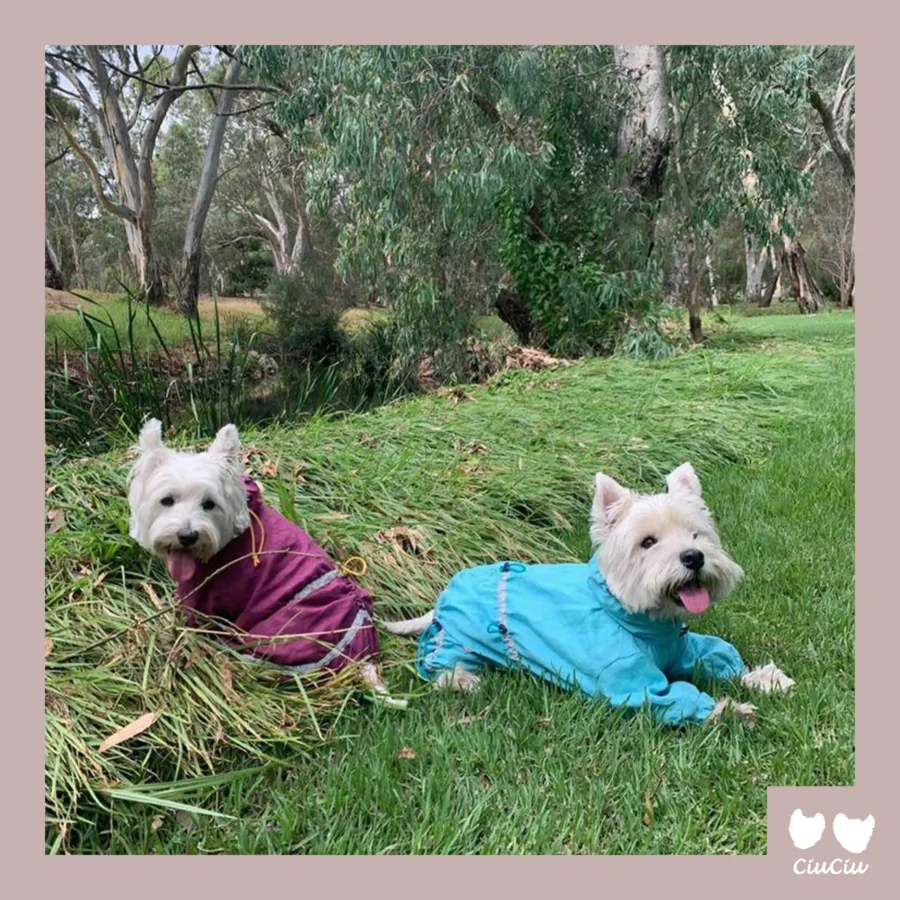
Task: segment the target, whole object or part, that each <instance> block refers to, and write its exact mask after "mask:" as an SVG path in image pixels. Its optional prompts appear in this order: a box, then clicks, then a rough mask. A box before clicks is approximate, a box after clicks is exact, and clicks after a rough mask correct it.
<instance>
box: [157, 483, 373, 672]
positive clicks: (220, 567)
mask: <svg viewBox="0 0 900 900" xmlns="http://www.w3.org/2000/svg"><path fill="white" fill-rule="evenodd" d="M244 483H245V485H246V487H247V503H248V506H249V508H250V513H251V515H250V527H249V528H248V529H247V530H246V531H245V532H244V533H243V534H241V535H239V536H238V537H236V538H235V539H234V540H232V541H231V542H230V543H228V544H227V545H226V546H225V547H223V548H222V549H221V550H220V551H219V552H218V553H217V554H216V555H215V556H214V557H212V559H210V560H209V561H208V562H206V563H200V562H197V561H194V560H193V559H185V558H182V559H180V560H178V559H174V560H173V559H172V558H170V562H169V571H170V573H171V574H172V576H173V577H174V578H175V580H176V582H177V584H178V589H177V594H178V597H179V598H180V599H181V600H182V602H183V603H184V606H185V608H186V619H187V623H188V625H189V626H191V627H194V626H198V625H199V626H201V627H207V628H208V627H213V628H216V627H217V626H218V627H219V628H222V627H223V626H224V629H227V634H224V635H223V637H224V638H225V640H226V641H227V642H228V643H229V644H231V645H232V646H234V647H235V648H238V649H242V650H244V651H245V652H249V654H251V656H252V658H254V659H256V660H258V661H264V662H269V663H272V664H275V665H278V666H284V667H287V668H289V669H290V670H292V671H298V672H312V671H315V670H319V669H324V670H328V671H332V672H336V671H337V670H338V669H340V668H342V667H343V666H345V665H347V664H348V663H351V662H354V661H357V660H361V659H365V658H366V657H369V656H374V655H375V654H376V653H377V652H378V637H377V634H376V631H375V627H374V624H373V622H372V600H371V597H370V596H369V594H368V593H367V592H366V591H364V590H363V589H362V588H361V587H359V585H357V584H356V583H355V582H354V581H352V580H351V579H350V578H349V577H348V576H347V575H345V574H344V573H343V572H342V571H341V569H339V568H338V567H337V566H335V564H334V563H333V562H332V560H331V559H330V558H329V556H328V554H327V553H326V552H325V551H324V550H323V549H322V548H321V547H319V546H318V544H316V543H315V542H314V541H313V539H312V538H311V537H310V536H309V535H308V534H307V533H306V532H305V531H303V529H302V528H300V527H298V526H297V525H295V524H294V523H293V522H290V521H288V520H287V519H286V518H285V517H284V516H282V515H281V514H280V513H278V512H276V511H275V510H274V509H272V508H271V507H268V506H266V505H265V504H264V503H263V500H262V492H261V491H260V489H259V486H258V485H257V484H256V482H254V481H253V479H252V478H248V477H247V476H244ZM284 551H291V552H284ZM175 555H176V554H172V556H175ZM254 558H255V559H256V560H257V561H258V562H257V563H254ZM198 614H199V615H198ZM229 625H230V626H233V629H234V630H232V629H231V628H228V626H229ZM269 638H278V640H272V641H269V640H267V639H269Z"/></svg>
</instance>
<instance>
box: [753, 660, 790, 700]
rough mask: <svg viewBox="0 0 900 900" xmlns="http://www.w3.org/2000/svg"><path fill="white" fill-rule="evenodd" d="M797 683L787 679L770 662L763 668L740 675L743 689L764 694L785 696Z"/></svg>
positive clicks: (758, 667)
mask: <svg viewBox="0 0 900 900" xmlns="http://www.w3.org/2000/svg"><path fill="white" fill-rule="evenodd" d="M796 683H797V682H796V681H794V679H793V678H788V677H787V675H785V674H784V672H782V671H781V669H779V668H778V666H776V665H775V663H773V662H770V663H768V664H766V665H764V666H757V667H756V668H755V669H751V670H749V671H747V672H744V674H743V675H741V684H742V685H744V687H748V688H751V689H753V690H756V691H762V692H763V693H764V694H771V693H773V692H774V693H780V694H786V693H787V692H788V691H789V690H790V689H791V688H792V687H793V686H794V685H795V684H796Z"/></svg>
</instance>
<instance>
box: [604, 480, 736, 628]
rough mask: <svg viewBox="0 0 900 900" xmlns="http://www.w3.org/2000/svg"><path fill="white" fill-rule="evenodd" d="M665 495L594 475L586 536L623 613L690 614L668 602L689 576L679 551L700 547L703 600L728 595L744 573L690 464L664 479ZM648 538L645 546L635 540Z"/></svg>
mask: <svg viewBox="0 0 900 900" xmlns="http://www.w3.org/2000/svg"><path fill="white" fill-rule="evenodd" d="M666 481H667V484H668V487H669V491H668V493H666V494H654V495H650V496H642V495H639V494H635V493H633V492H632V491H629V490H627V489H626V488H623V487H622V486H621V485H619V484H618V483H617V482H616V481H615V480H614V479H612V478H610V477H609V476H608V475H604V474H602V473H598V474H597V476H596V478H595V481H594V500H593V504H592V506H591V528H590V533H591V539H592V541H593V542H594V544H595V545H597V546H598V547H599V556H598V562H599V568H600V571H601V573H602V574H603V577H604V578H605V579H606V583H607V584H608V585H609V589H610V591H612V593H613V594H614V595H615V596H616V597H617V598H618V600H619V602H620V603H621V604H622V605H623V606H624V607H625V608H626V609H627V610H628V611H629V612H635V613H637V612H646V613H650V614H651V615H654V616H666V617H669V618H672V617H683V616H685V615H689V614H688V613H686V612H685V610H684V609H683V608H681V607H680V606H679V605H678V604H677V603H676V602H675V600H674V595H675V591H676V589H677V588H679V587H681V586H682V585H684V584H685V583H687V582H688V581H689V580H690V579H691V578H692V577H693V576H692V573H691V572H689V571H688V570H687V569H685V567H684V566H683V564H682V563H681V561H680V556H681V553H682V552H683V551H685V550H690V549H694V550H699V551H700V552H702V553H703V557H704V566H703V569H702V570H701V572H700V573H699V576H698V580H699V583H700V584H701V585H702V586H703V587H705V588H707V589H708V590H709V595H710V602H712V603H715V602H717V601H719V600H722V599H724V598H725V597H727V596H728V595H729V594H730V593H731V591H732V590H733V589H734V587H735V585H736V584H737V583H738V582H739V581H740V580H741V578H743V576H744V572H743V570H742V569H741V567H740V566H739V565H738V564H737V563H736V562H734V561H733V560H732V559H731V558H730V557H729V556H728V554H727V553H725V551H724V549H723V548H722V544H721V541H720V540H719V536H718V534H717V533H716V528H715V525H714V524H713V521H712V517H711V516H710V514H709V510H708V509H707V508H706V505H705V504H704V502H703V499H702V497H701V492H700V480H699V479H698V478H697V475H696V473H695V472H694V469H693V468H692V466H691V465H690V464H689V463H685V464H684V465H681V466H679V467H678V468H677V469H675V471H673V472H672V473H671V474H670V475H669V476H668V478H667V479H666ZM646 538H654V539H655V541H656V542H655V543H654V544H653V545H652V546H651V547H649V548H645V547H644V546H642V542H643V541H644V540H645V539H646Z"/></svg>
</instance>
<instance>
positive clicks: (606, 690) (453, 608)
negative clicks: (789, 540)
mask: <svg viewBox="0 0 900 900" xmlns="http://www.w3.org/2000/svg"><path fill="white" fill-rule="evenodd" d="M667 487H668V490H667V491H666V493H662V494H656V495H652V496H641V495H638V494H635V493H634V492H632V491H629V490H627V489H626V488H623V487H622V486H621V485H619V484H618V483H617V482H616V481H615V480H613V479H612V478H610V477H609V476H608V475H603V474H598V475H597V476H596V479H595V487H594V500H593V506H592V510H591V537H592V540H593V542H594V544H595V545H596V547H597V549H596V552H595V554H594V556H593V557H592V558H591V560H590V562H588V563H558V564H542V565H531V564H526V563H522V562H515V561H506V562H498V563H493V564H491V565H483V566H476V567H475V568H471V569H466V570H464V571H462V572H459V573H458V574H457V575H455V576H454V577H453V579H452V580H451V581H450V583H449V585H448V586H447V588H446V589H445V590H444V591H443V593H442V594H441V595H440V597H439V598H438V601H437V605H436V607H435V609H434V611H433V612H431V613H428V614H427V615H425V616H422V617H420V618H418V619H413V620H409V621H406V622H396V623H392V624H389V625H388V626H387V627H388V629H389V630H390V631H392V632H394V633H395V634H405V635H413V634H418V635H419V645H418V653H417V668H418V671H419V674H420V675H421V676H422V677H423V678H425V679H427V680H429V681H433V682H434V683H435V685H436V686H438V687H450V688H453V689H455V690H467V691H471V690H474V689H476V688H477V686H478V675H477V672H478V670H479V669H482V668H484V667H485V666H495V667H506V668H524V669H526V670H528V671H530V672H532V673H533V674H535V675H537V676H539V677H541V678H543V679H545V680H547V681H550V682H553V683H555V684H558V685H560V686H561V687H563V688H568V689H577V690H580V691H582V692H583V693H584V694H586V695H588V696H589V697H592V698H603V699H605V700H606V701H607V702H608V703H610V704H611V705H612V706H613V707H619V708H624V709H627V710H637V709H640V708H642V707H646V708H649V710H650V712H651V713H652V714H653V715H654V716H655V717H656V718H658V719H659V720H660V721H662V722H664V723H665V724H667V725H686V724H696V723H703V722H708V721H710V720H714V719H716V718H718V717H719V716H721V715H722V714H723V713H724V712H725V711H726V710H730V711H732V712H733V713H734V714H736V715H737V716H738V717H740V718H741V719H743V720H744V721H745V722H747V723H748V724H752V722H753V715H754V711H755V708H754V707H753V706H752V705H751V704H749V703H735V702H734V701H732V700H730V699H729V698H727V697H721V698H718V699H714V698H713V697H712V696H711V695H709V694H707V693H704V691H703V690H701V689H700V688H699V687H697V686H696V685H695V684H694V683H693V682H692V681H691V680H688V679H693V681H697V682H699V683H701V684H702V683H706V684H711V683H714V682H718V681H725V680H728V679H732V678H740V679H741V680H742V681H743V683H744V684H745V685H747V686H749V687H753V688H757V689H760V690H763V691H767V692H768V691H772V690H782V691H785V690H788V689H789V688H790V687H791V685H793V683H794V682H793V681H792V680H791V679H790V678H788V677H787V676H786V675H785V674H784V673H783V672H781V671H780V670H779V669H778V668H776V667H775V666H774V664H772V663H770V664H768V665H766V666H761V667H758V668H756V669H754V670H752V671H749V670H748V669H747V667H746V665H745V664H744V661H743V660H742V659H741V656H740V654H739V653H738V651H737V650H736V649H735V648H734V647H733V646H732V645H731V644H729V643H727V642H726V641H723V640H721V639H720V638H717V637H713V636H711V635H704V634H697V633H695V632H694V631H693V630H692V627H691V626H692V624H693V620H695V619H696V618H697V617H698V616H700V615H702V614H703V613H704V612H705V611H706V610H707V609H709V607H710V606H711V605H712V604H714V603H717V602H718V601H720V600H722V599H724V598H725V597H727V596H728V594H730V593H731V591H732V590H733V588H734V587H735V585H736V584H737V583H738V582H739V581H740V579H741V578H742V577H743V571H742V570H741V568H740V566H738V565H737V563H735V562H734V561H733V560H732V559H731V558H730V557H729V556H728V554H727V553H726V552H725V550H724V549H723V547H722V544H721V541H720V540H719V537H718V534H717V533H716V529H715V526H714V524H713V521H712V518H711V516H710V513H709V510H708V509H707V507H706V505H705V504H704V502H703V499H702V496H701V489H700V481H699V479H698V478H697V475H696V473H695V472H694V470H693V468H692V467H691V466H690V465H689V464H687V463H686V464H685V465H683V466H679V467H678V468H677V469H676V470H675V471H674V472H672V473H671V474H670V475H669V476H668V479H667Z"/></svg>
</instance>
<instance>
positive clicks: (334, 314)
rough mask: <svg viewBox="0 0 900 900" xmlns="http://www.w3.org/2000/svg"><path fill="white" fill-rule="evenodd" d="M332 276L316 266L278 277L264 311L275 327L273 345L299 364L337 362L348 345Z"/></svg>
mask: <svg viewBox="0 0 900 900" xmlns="http://www.w3.org/2000/svg"><path fill="white" fill-rule="evenodd" d="M332 281H333V279H332V277H331V275H330V273H328V272H325V271H322V270H321V269H319V268H317V267H315V266H309V267H307V268H306V269H305V270H304V271H303V272H302V273H299V274H297V275H290V276H281V275H278V276H275V277H274V278H273V279H272V281H271V282H270V284H269V290H268V294H267V296H266V297H265V299H264V300H263V309H265V311H266V313H267V315H268V316H269V318H270V319H271V320H272V322H273V323H274V325H275V329H274V331H275V335H274V339H273V340H272V342H271V343H272V346H273V347H275V348H277V350H278V353H279V355H280V356H281V357H282V359H284V360H286V361H289V362H291V363H293V364H295V365H300V366H306V365H308V364H320V363H323V364H328V363H332V362H334V361H335V360H336V359H337V358H338V357H339V356H340V355H341V351H342V350H343V346H344V337H343V335H342V333H341V331H340V329H339V328H338V323H339V321H340V317H341V312H342V310H341V307H340V306H338V305H337V304H336V303H335V298H334V296H333V292H332Z"/></svg>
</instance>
